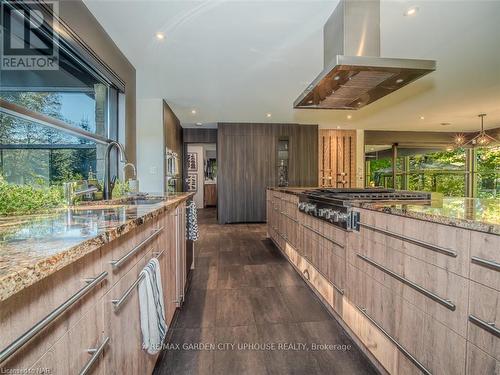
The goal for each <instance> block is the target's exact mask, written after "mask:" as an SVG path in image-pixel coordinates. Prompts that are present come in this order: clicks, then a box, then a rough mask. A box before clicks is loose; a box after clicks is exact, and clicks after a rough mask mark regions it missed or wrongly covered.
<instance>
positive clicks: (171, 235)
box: [0, 203, 186, 375]
mask: <svg viewBox="0 0 500 375" xmlns="http://www.w3.org/2000/svg"><path fill="white" fill-rule="evenodd" d="M185 211H186V204H185V203H181V204H179V205H178V206H177V207H176V208H175V209H172V210H170V211H167V212H165V213H162V214H160V215H158V217H155V218H153V219H150V220H148V221H147V222H146V223H144V224H142V225H140V226H138V227H137V228H135V229H133V230H131V231H130V232H128V233H126V234H124V235H122V236H120V237H119V238H118V239H116V240H114V241H111V242H110V243H108V244H106V245H105V246H103V247H101V248H100V249H99V250H96V251H94V252H92V253H90V254H88V255H86V256H84V257H83V258H81V259H79V260H77V261H75V262H74V263H72V264H70V265H69V266H66V267H65V268H63V269H61V270H59V271H58V272H56V273H54V274H52V275H50V276H48V277H46V278H45V279H42V280H41V281H40V282H38V283H36V284H34V285H32V286H30V287H28V288H26V289H24V290H22V291H21V292H19V293H17V294H15V295H13V296H11V297H10V298H8V299H7V300H5V301H2V302H0V330H1V332H2V334H1V335H0V348H2V349H3V348H5V347H7V345H9V343H11V342H12V341H14V340H15V339H16V338H17V337H19V336H20V335H22V334H23V333H24V332H26V331H27V330H28V329H30V328H31V327H33V326H34V325H35V324H36V323H37V322H38V321H40V320H41V319H42V318H44V317H45V316H47V315H48V314H50V313H51V312H52V311H54V310H55V309H56V308H57V307H58V306H59V305H61V304H62V303H64V302H65V301H68V300H69V299H70V298H71V297H72V296H74V295H75V294H76V293H77V292H78V291H79V290H81V289H82V288H83V287H85V285H87V284H86V279H88V278H93V277H96V276H99V275H101V278H102V280H101V279H99V282H98V283H96V284H95V286H94V287H93V288H92V289H91V290H90V291H89V292H88V293H87V294H85V295H84V296H83V297H81V298H80V299H78V301H77V302H76V303H75V304H74V305H72V306H71V307H70V308H69V309H68V310H66V311H64V312H63V313H62V315H61V316H60V317H59V318H57V319H56V320H54V321H53V322H52V323H51V324H49V325H48V326H47V327H45V328H44V329H43V330H42V331H41V332H40V334H38V335H37V336H35V337H34V338H33V339H31V340H29V342H27V343H26V344H25V345H24V346H23V347H22V348H21V349H20V350H18V351H17V352H16V353H15V354H14V355H13V356H11V357H10V358H9V359H8V360H7V361H5V362H4V363H2V364H1V366H2V371H8V370H9V369H20V368H25V369H29V368H42V369H47V373H51V374H61V375H62V374H64V375H65V374H73V373H79V372H80V371H81V369H83V368H84V366H86V364H88V363H89V361H90V360H91V359H92V358H93V357H92V354H93V353H89V352H88V350H89V349H96V348H100V347H102V352H101V353H100V354H99V355H96V357H95V362H94V363H93V365H92V368H91V372H92V373H93V374H94V373H95V374H103V375H104V374H106V375H108V374H150V373H152V370H153V368H154V365H155V362H156V359H157V355H148V354H147V353H146V352H145V351H143V350H142V347H141V346H142V334H141V328H140V317H139V298H138V294H137V283H136V281H137V280H138V277H139V274H140V272H141V270H142V269H143V268H144V266H145V265H146V264H147V263H148V262H149V261H150V260H151V259H152V258H153V257H158V261H159V263H160V272H161V276H162V286H163V293H164V302H165V309H166V312H165V314H166V321H167V325H170V323H171V321H172V318H173V316H174V313H175V309H176V308H177V306H179V305H180V304H181V302H182V300H183V298H184V293H185V289H186V254H185V253H186V213H185ZM112 261H115V263H111V262H112ZM116 261H119V265H118V266H116V264H117V263H116ZM113 264H114V265H115V266H114V267H113ZM123 296H126V297H125V299H124V302H123V303H122V304H121V306H120V308H119V309H117V308H116V304H115V303H113V301H116V300H119V299H120V298H122V297H123Z"/></svg>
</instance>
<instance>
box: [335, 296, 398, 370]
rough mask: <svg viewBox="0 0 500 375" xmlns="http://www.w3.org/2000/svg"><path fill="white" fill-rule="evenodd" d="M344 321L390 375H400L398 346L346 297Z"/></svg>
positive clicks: (343, 310) (343, 309) (343, 313)
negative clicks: (398, 370) (398, 369)
mask: <svg viewBox="0 0 500 375" xmlns="http://www.w3.org/2000/svg"><path fill="white" fill-rule="evenodd" d="M342 319H343V320H344V322H345V323H346V324H347V326H348V327H349V328H350V329H351V330H352V332H353V333H354V334H355V335H356V336H357V337H358V338H359V340H360V341H361V342H362V343H363V344H364V345H365V346H366V348H367V349H368V350H369V351H370V352H371V353H372V354H373V355H374V356H375V357H376V358H377V360H378V361H379V362H380V363H381V364H382V366H383V367H384V368H385V369H386V370H387V371H388V372H389V374H398V372H397V356H398V350H397V348H396V346H395V345H394V344H393V343H392V342H391V341H390V340H389V339H388V338H387V337H386V336H385V335H384V334H383V333H382V332H381V331H380V330H379V329H377V327H375V326H374V325H373V324H372V323H371V322H370V321H369V320H368V319H366V318H365V317H364V316H363V314H362V313H361V312H360V310H359V309H358V308H357V307H356V305H355V304H354V303H352V302H351V301H349V300H348V299H347V298H345V297H344V299H343V306H342Z"/></svg>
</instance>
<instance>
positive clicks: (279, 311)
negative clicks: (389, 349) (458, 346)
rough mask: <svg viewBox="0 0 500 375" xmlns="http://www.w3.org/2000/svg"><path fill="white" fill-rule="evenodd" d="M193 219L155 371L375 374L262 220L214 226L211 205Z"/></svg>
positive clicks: (308, 374) (181, 372) (171, 372)
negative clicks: (185, 270) (185, 281)
mask: <svg viewBox="0 0 500 375" xmlns="http://www.w3.org/2000/svg"><path fill="white" fill-rule="evenodd" d="M199 223H200V239H199V241H198V242H196V244H195V253H196V256H195V265H196V269H195V270H194V271H193V275H192V280H191V284H190V289H189V291H188V293H187V296H186V302H185V304H184V306H183V308H182V310H181V311H180V313H179V314H178V315H177V318H176V320H175V322H174V323H173V324H172V327H170V330H169V334H168V335H169V336H168V343H169V348H167V349H165V350H164V352H163V353H162V355H161V358H160V360H159V362H158V364H157V367H156V369H155V374H156V375H159V374H177V375H178V374H231V375H232V374H238V375H240V374H251V375H258V374H307V375H310V374H349V375H350V374H374V373H376V371H375V370H374V369H373V368H372V366H371V365H370V364H369V362H368V361H367V360H366V358H365V357H364V356H363V355H362V354H361V353H360V351H359V350H358V349H357V348H356V347H355V346H354V344H353V343H352V341H351V340H350V338H349V337H348V336H347V334H346V333H345V332H344V331H343V330H342V328H341V327H340V325H339V324H338V323H337V322H336V321H335V320H334V319H333V318H332V317H331V316H330V315H329V313H328V312H327V310H326V309H325V308H324V307H323V306H322V305H321V303H320V302H319V301H318V300H317V298H316V296H315V295H314V294H313V293H312V292H311V291H310V290H309V289H308V287H307V286H306V284H305V282H304V281H303V280H302V279H301V278H300V277H299V276H298V274H297V273H296V272H295V270H294V269H293V268H292V267H291V266H290V265H289V264H288V262H287V261H286V260H285V259H284V258H283V256H282V255H281V253H280V252H279V250H278V249H277V248H275V247H274V245H273V244H272V242H270V240H268V239H267V238H266V226H265V225H262V224H250V225H247V224H240V225H218V224H217V223H216V219H215V210H213V209H205V210H200V211H199ZM313 344H323V345H337V350H313ZM177 345H178V347H177ZM252 345H253V347H250V346H252ZM339 348H341V349H339ZM342 348H344V350H342ZM345 348H348V349H345Z"/></svg>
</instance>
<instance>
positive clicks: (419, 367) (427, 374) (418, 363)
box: [356, 306, 432, 375]
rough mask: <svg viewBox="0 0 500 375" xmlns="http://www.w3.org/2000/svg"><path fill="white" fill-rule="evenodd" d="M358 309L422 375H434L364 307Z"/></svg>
mask: <svg viewBox="0 0 500 375" xmlns="http://www.w3.org/2000/svg"><path fill="white" fill-rule="evenodd" d="M356 307H357V308H358V310H359V311H361V313H362V314H363V315H364V316H365V317H366V318H367V319H368V320H369V321H370V322H371V323H372V324H373V325H374V326H375V327H377V328H378V329H379V330H380V332H382V333H383V334H384V335H385V336H386V337H387V338H388V339H389V340H390V341H391V342H392V343H393V344H394V345H396V346H397V348H398V349H399V350H400V351H401V353H403V354H404V356H405V357H406V358H408V359H409V360H410V361H411V362H412V363H413V364H414V365H415V366H417V367H418V369H419V370H420V371H422V373H424V374H426V375H432V373H431V372H430V371H429V370H427V369H426V368H425V367H424V365H423V364H421V363H420V362H419V361H418V359H416V358H415V357H414V356H413V355H412V354H411V353H410V352H409V351H408V350H406V348H405V347H404V346H403V345H401V344H400V343H399V342H397V341H396V339H395V338H394V337H392V336H391V335H390V334H389V333H388V332H387V331H386V330H385V329H383V328H382V326H381V325H380V324H378V323H377V322H376V321H375V319H373V318H372V317H371V316H370V315H368V313H367V312H366V309H365V308H364V307H360V306H356Z"/></svg>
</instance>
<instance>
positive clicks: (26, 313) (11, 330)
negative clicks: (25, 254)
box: [0, 251, 107, 368]
mask: <svg viewBox="0 0 500 375" xmlns="http://www.w3.org/2000/svg"><path fill="white" fill-rule="evenodd" d="M99 275H102V268H101V261H100V252H99V251H94V252H93V253H90V254H87V255H86V256H84V257H83V258H81V259H79V260H77V261H75V262H74V263H72V264H70V265H68V266H66V267H64V268H63V269H61V270H59V271H57V272H56V273H54V274H52V275H50V276H48V277H46V278H45V279H42V280H41V281H39V282H38V283H36V284H34V285H32V286H30V287H28V288H26V289H24V290H22V291H20V292H19V293H17V294H15V295H13V296H12V297H10V298H8V299H7V300H5V301H2V302H0V332H1V335H0V348H1V349H2V350H3V349H4V348H6V347H7V346H8V345H10V344H11V343H12V342H13V341H14V340H16V339H17V338H18V337H20V336H22V335H23V334H24V333H25V332H27V331H28V330H30V329H31V328H32V327H33V326H35V324H37V323H38V322H39V321H41V320H42V319H44V318H45V317H46V316H47V315H49V314H50V313H52V312H53V311H54V310H55V309H56V308H57V307H58V306H60V305H62V304H64V303H66V302H67V301H69V300H70V299H71V298H72V297H73V296H75V295H76V294H77V293H78V292H79V291H80V290H82V288H85V287H86V286H87V285H89V284H87V283H86V281H85V280H86V279H89V278H95V277H97V276H99ZM106 277H107V276H104V279H103V280H102V281H101V282H99V283H96V284H95V286H93V287H92V288H91V289H90V290H89V291H88V293H87V294H85V295H83V296H82V297H81V298H79V299H78V300H77V301H76V303H75V304H74V305H72V306H71V307H70V308H69V309H68V310H66V311H64V312H63V313H62V314H61V315H60V316H59V318H58V319H55V320H53V321H52V322H51V323H50V324H49V325H47V326H46V327H45V328H44V329H43V330H42V331H41V332H40V334H38V335H37V336H35V337H34V338H32V339H31V340H30V341H28V342H27V343H26V344H25V345H24V346H23V347H21V348H20V349H19V350H18V351H17V352H16V353H15V354H13V355H12V356H11V357H10V358H9V359H8V360H7V361H6V362H5V363H4V364H3V367H5V368H29V367H30V366H31V365H32V364H33V363H34V362H35V361H36V360H37V359H39V358H40V357H41V356H42V354H44V353H45V352H47V350H48V349H49V348H50V347H51V346H52V345H53V344H54V343H55V342H56V341H57V340H58V339H59V338H61V337H62V336H63V335H64V334H65V333H66V332H67V331H68V330H69V329H71V328H72V327H73V326H74V325H75V324H76V323H77V322H78V321H79V320H80V319H81V317H82V316H83V315H84V314H85V313H86V312H87V311H89V310H90V309H91V308H92V307H93V306H94V305H95V304H96V303H97V301H98V300H99V298H100V297H101V296H102V295H103V288H104V285H106V282H107V279H106Z"/></svg>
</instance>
